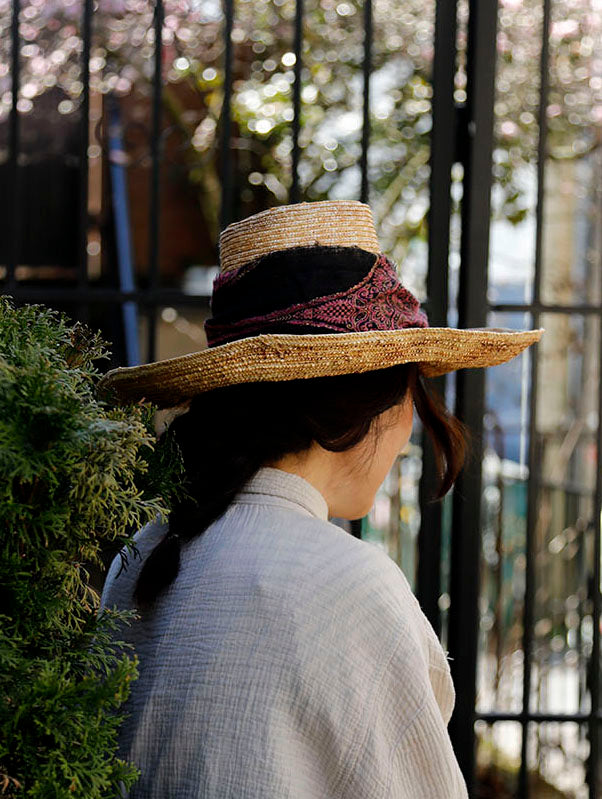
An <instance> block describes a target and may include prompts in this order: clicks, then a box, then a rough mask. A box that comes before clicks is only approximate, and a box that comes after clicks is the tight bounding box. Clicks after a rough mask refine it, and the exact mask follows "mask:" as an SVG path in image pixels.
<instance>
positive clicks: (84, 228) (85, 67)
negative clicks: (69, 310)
mask: <svg viewBox="0 0 602 799" xmlns="http://www.w3.org/2000/svg"><path fill="white" fill-rule="evenodd" d="M92 3H93V0H84V3H83V9H82V11H83V16H82V45H83V46H82V63H81V76H82V87H83V88H82V99H81V105H80V144H79V242H78V256H79V257H78V261H79V264H78V272H77V285H78V287H79V288H86V287H87V285H88V224H89V218H88V145H89V139H90V49H91V38H92V11H93V5H92ZM89 315H90V305H89V303H86V304H80V305H78V309H77V318H78V319H79V320H81V321H84V322H86V321H88V319H89Z"/></svg>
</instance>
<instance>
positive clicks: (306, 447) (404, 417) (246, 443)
mask: <svg viewBox="0 0 602 799" xmlns="http://www.w3.org/2000/svg"><path fill="white" fill-rule="evenodd" d="M412 404H413V405H414V407H415V408H416V410H417V412H418V415H419V416H420V418H421V419H422V422H423V425H424V426H425V428H426V430H427V432H428V433H429V434H430V435H431V438H432V439H433V443H434V446H435V452H436V455H437V460H438V464H439V471H440V475H441V484H440V489H439V492H438V496H443V494H445V493H446V491H447V490H448V489H449V488H450V487H451V485H452V483H453V481H454V480H455V478H456V476H457V474H458V472H459V470H460V468H461V466H462V462H463V459H464V452H465V440H464V435H463V428H462V426H461V425H460V423H459V422H458V421H457V420H456V419H455V418H454V417H453V416H451V415H450V414H449V413H448V412H447V410H446V409H445V408H444V406H443V405H442V404H441V402H440V401H438V400H437V399H434V398H433V396H432V395H431V394H430V392H429V391H428V389H427V388H426V386H425V383H424V380H423V378H422V377H421V376H420V374H419V371H418V367H417V365H416V364H402V365H397V366H393V367H390V368H387V369H381V370H376V371H371V372H364V373H361V374H348V375H341V376H336V377H325V378H315V379H310V380H292V381H282V382H275V383H248V384H241V385H235V386H228V387H225V388H221V389H216V390H214V391H210V392H206V393H205V394H200V395H198V396H196V397H194V398H193V399H192V401H191V403H190V408H189V410H188V412H187V413H185V414H183V415H181V416H178V417H177V418H176V419H175V420H174V421H173V423H172V425H171V427H170V429H169V433H168V434H169V435H173V436H175V438H176V441H177V443H178V445H179V447H180V449H181V452H182V456H183V459H184V464H185V467H186V473H187V477H188V483H189V486H188V490H189V493H190V494H191V496H192V497H194V500H195V501H191V500H189V501H186V502H182V503H181V504H180V505H178V506H176V507H174V508H173V509H172V512H171V515H170V519H169V529H170V533H172V534H174V533H177V536H178V537H177V538H174V537H173V536H172V537H171V538H169V539H167V538H166V539H165V540H164V542H162V544H159V546H158V547H157V549H156V550H154V552H153V553H152V554H151V556H150V557H149V558H148V560H147V562H146V564H145V566H144V568H143V570H142V573H141V576H140V579H139V582H138V586H137V590H136V596H137V600H138V602H139V604H141V605H144V604H147V603H148V602H150V601H152V599H153V598H154V596H155V595H156V593H158V591H160V590H161V589H162V588H163V587H165V586H166V585H167V584H168V583H169V582H171V579H173V577H174V576H175V574H177V570H178V566H177V563H176V565H175V566H174V565H173V564H171V565H170V563H169V561H170V558H171V559H173V558H176V559H177V562H178V563H179V543H178V539H179V540H184V541H185V540H189V539H190V538H192V537H194V536H196V535H198V534H200V533H201V532H202V531H203V530H204V529H206V527H207V526H208V525H209V524H211V523H212V522H213V521H214V520H215V519H217V518H218V517H219V516H221V514H222V513H223V512H224V511H225V510H226V508H227V507H228V505H229V504H230V502H231V501H232V499H233V498H234V496H235V495H236V494H237V493H238V492H239V491H240V489H241V488H242V486H243V485H244V484H245V483H246V482H247V481H248V480H249V479H250V478H251V477H252V476H253V475H254V474H255V472H256V471H257V470H258V469H259V468H261V467H262V466H267V465H279V464H280V465H282V463H283V460H286V459H290V458H293V459H294V458H297V459H299V460H300V461H301V462H302V461H303V456H304V454H307V453H308V452H309V451H310V450H311V449H312V448H314V449H315V448H316V447H319V448H321V449H322V450H324V451H325V452H327V453H341V455H342V457H341V463H343V462H344V463H345V468H346V469H348V470H349V471H352V470H353V469H354V468H355V469H357V474H358V475H361V474H362V473H363V474H364V476H365V477H366V476H369V479H370V481H371V482H370V483H369V485H368V484H366V491H365V494H366V497H367V499H368V500H369V502H368V501H367V499H366V497H360V498H358V503H357V506H356V507H350V508H348V510H349V513H346V514H340V515H347V516H348V517H349V518H353V516H354V515H355V514H356V513H357V515H363V513H365V512H367V510H368V509H369V507H370V505H371V503H372V499H373V496H374V493H375V492H376V489H377V488H378V485H380V482H382V479H383V478H384V476H385V474H386V472H387V471H388V469H389V467H390V465H391V463H392V461H393V460H394V458H395V455H396V454H397V452H398V451H399V449H400V448H401V447H402V446H403V444H404V443H405V442H406V441H407V438H408V437H409V433H410V429H411V411H412ZM341 476H343V475H341ZM379 477H380V479H379ZM377 481H378V482H377ZM370 495H371V496H370ZM360 500H361V501H360ZM360 505H361V507H359V506H360ZM366 505H367V507H366ZM331 510H336V509H331ZM166 575H167V576H168V578H169V579H167V580H166V579H165V576H166Z"/></svg>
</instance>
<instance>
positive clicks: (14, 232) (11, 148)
mask: <svg viewBox="0 0 602 799" xmlns="http://www.w3.org/2000/svg"><path fill="white" fill-rule="evenodd" d="M20 11H21V2H20V0H13V11H12V19H11V70H12V72H11V88H12V101H11V109H10V118H9V129H8V142H9V144H8V153H9V154H8V174H9V184H8V185H9V186H10V191H11V195H12V199H11V225H10V245H9V250H8V253H7V260H6V276H7V291H8V293H10V292H12V291H13V290H14V288H15V286H16V269H17V263H18V261H19V245H20V243H21V242H20V225H19V219H20V214H21V207H20V205H21V203H20V199H21V192H20V173H19V149H20V148H19V133H20V131H19V127H20V126H19V111H18V109H17V103H18V101H19V79H20V74H19V63H20V59H19V13H20Z"/></svg>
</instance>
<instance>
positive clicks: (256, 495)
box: [234, 466, 328, 521]
mask: <svg viewBox="0 0 602 799" xmlns="http://www.w3.org/2000/svg"><path fill="white" fill-rule="evenodd" d="M270 497H278V498H279V499H285V500H288V501H289V502H291V503H294V504H295V505H299V506H300V507H301V508H303V509H304V510H305V511H307V512H309V513H310V514H311V515H312V516H316V517H317V518H318V519H324V520H325V521H327V520H328V504H327V503H326V500H325V499H324V497H323V496H322V494H320V492H319V491H318V489H317V488H314V486H312V485H311V483H308V482H307V480H304V479H303V478H302V477H299V475H297V474H290V473H289V472H283V471H282V470H281V469H272V468H271V467H268V466H266V467H263V468H261V469H259V471H258V472H257V474H255V476H254V477H252V478H251V479H250V480H249V482H248V483H247V484H246V485H245V486H244V487H243V489H242V491H240V493H239V494H238V495H237V496H236V498H235V500H234V502H235V503H236V502H241V503H253V504H254V503H258V504H259V503H261V502H262V501H266V500H268V498H270Z"/></svg>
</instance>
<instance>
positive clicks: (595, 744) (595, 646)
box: [587, 159, 602, 799]
mask: <svg viewBox="0 0 602 799" xmlns="http://www.w3.org/2000/svg"><path fill="white" fill-rule="evenodd" d="M600 163H602V162H601V161H600V159H598V164H600ZM601 257H602V256H601ZM600 266H601V267H602V264H601V265H600ZM599 319H600V329H599V332H598V335H599V336H601V337H602V312H601V313H600V315H599ZM598 346H599V348H600V352H599V354H600V360H599V362H598V363H599V365H598V370H599V371H598V433H597V442H596V444H597V453H596V462H597V469H596V493H595V497H594V519H593V525H592V526H593V534H594V565H593V575H592V582H593V599H594V602H593V605H594V607H593V616H594V620H593V621H594V625H593V640H592V655H591V666H590V669H589V671H590V674H591V683H590V685H591V707H590V717H589V741H590V755H589V760H588V775H587V781H588V783H589V799H597V796H598V773H599V756H600V752H599V745H600V726H599V724H600V723H599V721H598V709H599V707H600V613H601V611H602V608H601V596H600V577H601V575H600V557H602V551H601V542H600V536H601V535H602V530H601V529H600V528H601V524H600V521H601V514H602V389H601V387H600V378H601V376H602V340H600V342H599V344H598Z"/></svg>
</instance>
